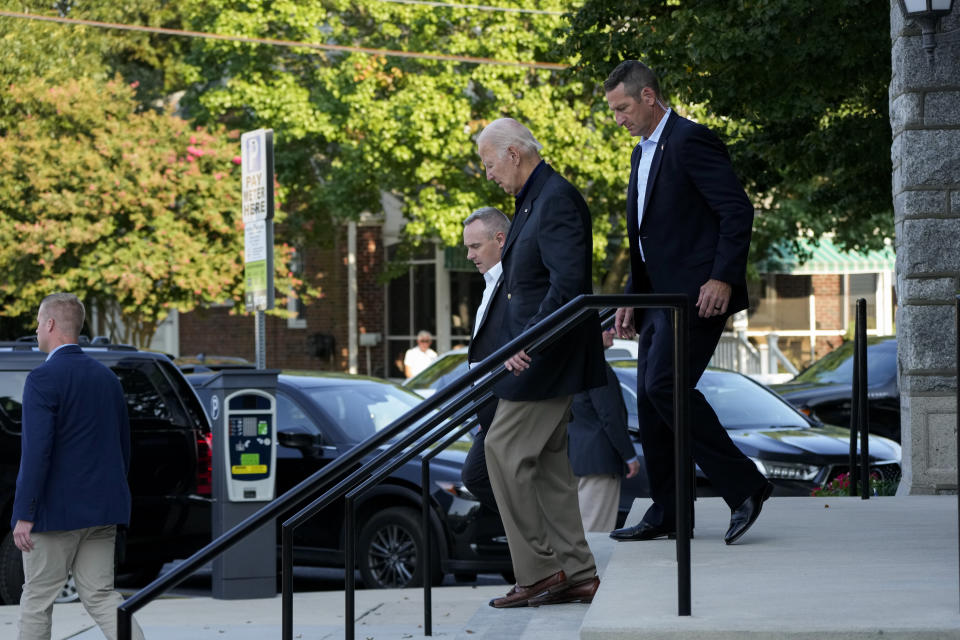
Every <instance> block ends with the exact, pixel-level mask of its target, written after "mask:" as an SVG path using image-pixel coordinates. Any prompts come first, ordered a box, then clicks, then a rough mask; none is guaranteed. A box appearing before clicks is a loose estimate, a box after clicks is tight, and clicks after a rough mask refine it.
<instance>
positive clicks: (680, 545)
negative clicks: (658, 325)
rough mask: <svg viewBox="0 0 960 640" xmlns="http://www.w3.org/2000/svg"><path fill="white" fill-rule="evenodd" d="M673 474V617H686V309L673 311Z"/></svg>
mask: <svg viewBox="0 0 960 640" xmlns="http://www.w3.org/2000/svg"><path fill="white" fill-rule="evenodd" d="M672 316H673V362H674V365H673V415H674V429H673V433H674V435H673V437H674V444H673V448H674V452H673V453H674V473H675V474H676V484H677V495H676V501H677V505H676V509H677V615H679V616H689V615H690V609H691V606H690V509H691V505H692V499H691V495H690V494H691V491H690V485H691V484H692V482H691V476H692V473H691V471H690V469H691V465H690V451H689V447H690V425H689V421H688V420H687V410H688V408H689V405H688V397H687V396H688V392H687V391H688V387H689V385H688V384H687V309H686V305H684V304H680V305H677V306H676V307H674V308H673V314H672Z"/></svg>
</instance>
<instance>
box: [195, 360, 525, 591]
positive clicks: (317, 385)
mask: <svg viewBox="0 0 960 640" xmlns="http://www.w3.org/2000/svg"><path fill="white" fill-rule="evenodd" d="M212 375H213V374H212V373H196V374H192V375H189V376H187V378H188V380H189V381H190V382H191V383H192V384H193V385H194V387H195V388H196V389H197V392H198V393H199V394H200V396H201V400H202V401H203V404H204V406H210V396H211V393H210V391H208V390H207V389H205V388H204V386H203V384H204V382H206V381H207V380H208V379H209V378H210V377H211V376H212ZM276 399H277V442H278V447H277V487H276V492H277V495H280V494H281V493H283V492H285V491H287V490H288V489H290V488H292V487H294V486H296V485H297V484H299V483H300V482H301V481H302V480H304V479H305V478H306V477H308V476H309V475H311V474H312V473H314V472H315V471H317V470H319V469H321V468H323V467H324V466H326V465H327V464H329V463H330V462H332V461H333V460H335V459H336V458H337V457H338V456H340V455H341V454H343V453H344V452H346V451H347V450H349V449H350V448H352V447H353V446H354V445H356V444H357V443H359V442H361V441H362V440H365V439H366V438H368V437H370V436H371V435H373V434H374V433H376V432H377V431H378V430H380V429H383V428H384V427H386V426H387V425H389V424H390V423H392V422H393V421H394V420H396V419H397V418H399V417H400V416H402V415H403V414H404V413H406V412H407V411H409V410H410V409H412V408H413V407H415V406H416V405H418V404H419V403H420V402H421V401H422V398H421V397H420V396H418V395H416V394H415V393H412V392H410V391H408V390H407V389H404V388H403V387H401V386H399V385H396V384H394V383H392V382H388V381H386V380H380V379H377V378H369V377H364V376H355V375H346V374H338V373H322V374H316V375H286V374H281V375H280V376H278V379H277V390H276ZM458 444H459V443H458ZM465 444H466V446H464V447H461V449H460V450H450V449H448V450H446V451H443V452H441V453H440V454H439V455H437V456H436V457H435V458H434V459H433V461H432V462H431V465H430V482H431V487H430V493H431V495H432V500H431V506H432V507H433V508H432V510H431V514H432V515H431V518H432V523H433V532H432V535H431V541H432V544H433V553H432V557H433V558H434V564H433V566H432V567H431V568H430V571H429V574H428V576H429V578H430V580H431V581H432V582H433V583H434V584H439V583H440V582H441V581H442V579H443V576H444V575H445V574H447V573H452V574H454V575H455V576H457V577H458V578H460V579H470V578H473V577H475V576H476V574H477V573H478V572H484V573H490V572H500V573H508V572H509V571H510V570H511V563H510V554H509V551H508V549H507V545H506V538H505V536H504V533H503V526H502V524H501V523H500V519H499V517H498V516H497V515H496V514H494V513H492V512H490V511H489V510H487V509H482V508H481V505H480V503H479V502H477V501H476V500H475V499H474V498H473V496H472V495H470V494H469V493H468V492H467V491H465V490H464V489H463V487H462V484H461V481H460V469H461V468H462V466H463V460H464V458H465V457H466V452H465V449H466V448H467V447H468V446H469V444H468V443H465ZM371 457H372V456H371ZM420 480H421V474H420V462H419V459H414V460H413V461H411V462H408V463H407V464H405V465H403V466H402V467H401V468H400V469H398V470H397V471H396V472H394V473H393V474H392V475H390V476H389V477H388V478H387V479H386V480H385V481H384V482H383V483H381V484H380V485H378V486H376V487H374V488H372V489H371V490H370V491H368V492H367V493H365V494H363V495H362V496H361V497H359V498H358V499H357V501H356V502H355V504H356V509H357V511H356V527H357V531H358V532H359V535H358V547H357V559H358V569H359V570H360V573H361V575H362V577H363V582H364V584H365V585H366V586H368V587H384V588H393V587H405V586H413V585H416V584H422V578H423V567H424V565H425V562H424V560H423V554H424V547H423V531H422V529H421V503H422V500H421V482H420ZM318 495H319V493H318V494H316V495H313V496H310V497H308V498H305V499H304V500H303V501H302V502H301V503H300V504H298V505H297V506H296V507H294V508H292V509H291V510H290V511H289V512H288V513H287V517H290V516H292V515H293V514H294V513H296V511H297V510H299V509H300V508H302V507H304V506H306V505H307V504H309V503H310V502H311V501H312V500H314V499H315V498H316V497H318ZM284 519H285V518H283V517H281V518H280V519H279V521H281V522H282V521H283V520H284ZM277 539H278V540H279V536H278V538H277ZM343 550H344V547H343V501H342V500H339V501H336V502H334V503H333V504H332V505H331V506H330V507H328V508H327V509H325V510H323V511H321V512H320V513H318V514H317V515H316V516H314V517H313V518H312V519H310V520H309V521H307V522H306V523H304V524H303V525H302V526H300V527H299V528H298V529H297V530H296V531H295V534H294V562H295V563H296V564H297V565H311V566H324V567H343V566H344V557H343Z"/></svg>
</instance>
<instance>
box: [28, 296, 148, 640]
mask: <svg viewBox="0 0 960 640" xmlns="http://www.w3.org/2000/svg"><path fill="white" fill-rule="evenodd" d="M83 320H84V309H83V304H82V303H81V302H80V300H78V299H77V297H76V296H75V295H73V294H69V293H54V294H51V295H49V296H47V297H46V298H44V299H43V302H42V303H41V304H40V310H39V312H38V313H37V344H38V346H39V348H40V351H43V352H46V353H49V354H50V355H49V356H47V360H46V361H45V362H44V363H43V364H42V365H40V366H39V367H37V368H36V369H34V370H33V371H31V372H30V374H29V375H28V376H27V379H26V382H25V384H24V388H23V432H22V435H21V455H20V471H19V473H18V475H17V489H16V495H15V497H14V504H13V515H12V520H11V526H12V527H13V541H14V544H16V546H17V548H18V549H20V551H22V552H23V572H24V576H25V582H24V585H23V595H22V596H21V598H20V639H21V640H41V639H44V640H46V639H48V638H50V632H51V617H52V613H53V601H54V599H55V598H56V597H57V595H59V592H60V589H61V587H63V584H64V583H65V582H66V580H67V573H68V572H72V573H73V578H74V581H75V583H76V585H77V594H78V595H79V596H80V601H81V602H82V603H83V606H84V607H85V608H86V610H87V612H88V613H89V614H90V617H92V618H93V619H94V620H95V621H96V622H97V624H98V625H99V626H100V629H101V630H102V631H103V633H104V635H105V636H106V637H107V638H108V639H109V640H114V639H115V638H116V637H117V607H118V606H119V605H120V604H121V603H122V602H123V597H122V596H121V595H120V594H119V593H117V592H116V591H115V590H114V588H113V574H114V546H115V543H116V529H117V525H126V524H128V523H129V521H130V489H129V487H128V485H127V471H128V470H129V468H130V423H129V418H128V416H127V403H126V400H125V399H124V396H123V389H122V388H121V386H120V381H119V380H118V379H117V376H116V375H114V373H113V372H112V371H110V369H108V368H107V367H106V366H104V365H102V364H100V363H99V362H97V361H96V360H94V359H93V358H91V357H90V356H88V355H86V354H85V353H84V352H83V350H82V349H80V347H79V346H77V342H78V337H79V335H80V330H81V328H82V327H83ZM133 634H134V638H142V637H143V634H142V632H141V631H140V627H139V626H138V625H137V624H136V622H135V621H134V624H133Z"/></svg>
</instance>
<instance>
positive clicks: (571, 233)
mask: <svg viewBox="0 0 960 640" xmlns="http://www.w3.org/2000/svg"><path fill="white" fill-rule="evenodd" d="M540 148H541V145H540V143H539V142H537V141H536V140H535V139H534V137H533V135H531V133H530V131H529V130H527V128H526V127H524V126H523V125H521V124H520V123H519V122H517V121H516V120H512V119H510V118H502V119H500V120H496V121H494V122H492V123H490V124H489V125H488V126H487V127H486V128H485V129H484V130H483V131H482V132H481V133H480V136H479V137H478V138H477V153H478V154H479V156H480V159H481V161H482V162H483V165H484V168H485V169H486V174H487V179H489V180H493V181H494V182H496V183H497V184H498V185H500V187H501V188H502V189H503V190H504V191H506V192H507V193H509V194H511V195H513V196H514V197H515V202H516V209H515V213H514V217H513V222H512V224H511V226H510V233H509V234H508V235H507V240H506V243H505V244H504V247H503V253H502V256H501V262H502V266H503V282H502V284H501V288H500V293H499V294H498V296H497V297H496V299H495V300H494V305H500V304H502V305H504V308H503V309H502V312H503V321H502V323H501V327H500V339H501V342H500V345H499V346H502V345H503V344H505V343H506V342H507V341H509V340H511V339H513V338H515V337H517V336H518V335H520V334H521V333H522V332H523V331H524V330H526V329H529V328H531V327H533V326H534V325H535V324H537V323H538V322H540V321H541V320H543V319H544V318H546V317H547V316H548V315H550V314H551V313H552V312H554V311H556V310H557V309H559V308H560V307H561V306H563V305H564V304H565V303H567V302H569V301H570V300H572V299H573V298H575V297H577V296H578V295H580V294H584V293H590V292H591V291H592V273H591V271H592V256H593V248H592V232H591V219H590V212H589V210H588V209H587V205H586V203H585V202H584V200H583V198H582V197H581V196H580V193H579V192H577V190H576V189H575V188H574V187H573V185H571V184H570V183H569V182H567V181H566V180H565V179H564V178H563V177H561V176H560V174H558V173H557V172H556V171H554V170H553V169H552V168H551V167H550V166H548V165H547V164H546V163H545V162H543V161H542V160H541V159H540V154H539V150H540ZM504 364H505V366H506V368H507V370H508V371H510V372H511V373H512V375H507V376H505V377H504V378H502V379H501V380H500V381H499V382H498V383H497V384H496V385H495V387H494V391H495V394H496V396H497V398H498V402H497V411H496V414H495V415H494V418H493V423H492V424H491V425H490V430H489V433H487V436H486V442H485V445H486V446H485V451H486V457H487V470H488V471H489V473H490V481H491V484H492V485H493V491H494V494H495V496H496V501H497V505H498V506H499V507H500V515H501V518H502V519H503V526H504V529H505V530H506V533H507V542H508V544H509V546H510V555H511V557H512V560H513V568H514V574H515V575H516V577H517V584H516V586H514V587H513V588H512V589H511V590H510V591H509V593H507V595H506V596H504V597H502V598H495V599H493V600H491V601H490V605H491V606H493V607H518V606H528V605H541V604H552V603H558V602H590V601H592V600H593V596H594V594H595V593H596V590H597V588H598V586H599V583H600V581H599V578H597V575H596V564H595V562H594V558H593V554H592V553H591V552H590V548H589V547H588V546H587V542H586V539H585V538H584V533H583V523H582V522H581V520H580V509H579V507H578V504H577V483H576V479H575V478H574V476H573V473H572V472H571V470H570V461H569V459H568V458H567V422H568V421H569V412H570V403H571V400H572V398H573V395H574V394H575V393H578V392H580V391H583V390H584V389H589V388H591V387H596V386H600V385H602V384H603V382H604V377H603V352H602V350H601V346H600V323H599V319H598V318H597V316H596V315H595V314H594V315H592V316H590V318H589V319H588V320H587V321H585V322H583V323H582V324H580V325H579V326H578V327H576V328H575V329H574V330H572V331H571V332H570V333H568V334H566V335H565V336H564V337H562V338H560V339H558V340H557V341H556V342H555V343H553V344H551V345H550V346H549V347H547V348H546V349H544V350H543V351H540V352H538V353H536V354H527V353H526V352H524V351H520V352H518V353H516V354H515V355H513V356H512V357H511V358H510V359H509V360H507V361H506V362H505V363H504Z"/></svg>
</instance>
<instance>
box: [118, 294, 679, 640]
mask: <svg viewBox="0 0 960 640" xmlns="http://www.w3.org/2000/svg"><path fill="white" fill-rule="evenodd" d="M609 307H632V308H645V309H652V308H667V309H671V310H672V312H673V313H672V319H673V327H674V338H675V341H674V355H675V357H676V358H677V360H676V365H675V367H674V391H675V399H674V411H675V419H676V424H677V427H678V428H677V429H676V430H675V443H676V444H675V446H676V455H677V462H678V464H677V469H676V472H677V480H676V482H677V501H678V509H677V532H678V535H677V559H678V601H679V602H678V615H690V538H689V522H690V512H689V508H688V507H687V506H685V505H687V504H688V503H689V502H690V500H691V497H690V493H691V482H690V478H691V473H692V472H690V473H688V471H689V470H690V468H691V460H690V455H689V426H688V425H687V419H686V415H687V395H688V393H687V392H688V385H687V384H686V358H685V354H686V341H687V332H686V327H687V298H686V296H683V295H673V294H664V295H656V294H645V295H639V294H636V295H583V296H579V297H577V298H575V299H574V300H571V301H570V302H569V303H567V304H566V305H564V306H563V307H561V308H560V309H558V310H556V311H555V312H553V313H552V314H550V315H549V316H547V317H546V318H545V319H543V320H542V321H541V322H539V323H537V324H536V325H535V326H533V327H531V328H530V329H528V330H526V331H524V332H523V333H522V334H521V335H520V336H518V337H517V338H515V339H514V340H511V341H510V342H509V343H507V344H505V345H504V346H503V347H501V348H500V349H498V350H497V351H496V352H494V353H493V354H491V355H490V356H489V357H488V358H486V359H484V360H483V361H482V362H480V363H478V364H477V365H476V366H475V367H473V368H471V369H470V370H469V371H468V372H467V373H466V374H464V375H463V376H461V377H460V378H459V379H457V380H456V381H455V382H454V383H452V384H450V385H449V386H447V387H446V388H444V389H441V390H440V391H438V392H437V393H435V394H434V395H433V396H431V397H430V398H427V399H426V400H424V402H422V403H420V404H419V405H417V406H416V407H414V408H413V409H411V410H410V411H408V412H407V413H406V414H404V415H403V416H401V417H400V418H399V419H397V420H396V421H395V422H393V423H391V424H390V425H388V426H387V427H385V428H384V429H382V430H381V431H379V432H377V433H375V434H374V435H372V436H371V437H370V438H367V439H366V440H364V441H363V442H361V443H359V444H357V445H356V446H354V447H353V448H351V449H350V450H348V451H347V452H345V453H344V454H343V455H341V456H339V457H338V458H337V459H335V460H334V461H333V462H331V463H330V464H329V465H327V466H326V467H324V468H323V469H321V470H319V471H317V472H316V473H314V474H312V475H311V476H310V477H308V478H306V479H304V480H303V481H301V482H300V483H299V484H297V485H296V486H295V487H293V488H292V489H290V490H289V491H287V492H286V493H285V494H283V495H282V496H280V497H278V498H277V499H275V500H274V501H272V502H270V503H268V504H267V505H265V506H264V507H262V508H261V509H259V510H258V511H257V512H255V513H253V514H252V515H250V516H249V517H247V518H246V519H244V520H243V521H241V522H240V523H238V524H237V525H235V526H234V527H232V528H231V529H229V530H228V531H226V532H225V533H224V534H223V535H221V536H220V537H219V538H217V539H216V540H213V541H211V542H210V543H209V544H207V545H205V546H204V547H203V548H202V549H200V550H199V551H197V552H196V553H194V554H193V555H192V556H190V557H189V558H188V559H187V560H185V561H184V562H183V563H181V564H180V565H178V566H177V567H176V568H175V569H173V570H172V571H171V572H170V573H167V574H165V575H163V576H161V577H159V578H157V579H156V580H154V581H153V582H151V583H150V584H149V585H147V586H146V587H144V588H143V589H142V590H140V591H139V592H137V593H136V594H134V595H133V596H131V597H130V598H129V599H128V600H126V601H125V602H123V603H122V604H121V605H120V606H118V607H117V622H118V637H119V638H120V640H129V638H130V633H131V621H132V617H133V614H134V613H135V612H136V611H138V610H139V609H141V608H142V607H144V606H145V605H146V604H148V603H149V602H151V601H152V600H154V599H155V598H156V597H157V596H159V595H160V594H162V593H164V592H165V591H167V590H168V589H170V588H172V587H174V586H176V585H178V584H179V583H180V582H182V581H183V580H185V579H186V578H187V577H188V576H190V575H191V574H192V573H193V572H194V571H196V570H197V569H198V568H199V567H200V566H202V565H203V564H204V563H206V562H207V561H209V560H210V559H212V558H213V557H215V556H216V555H218V554H220V553H222V552H223V551H225V550H226V549H228V548H230V547H231V546H232V545H234V544H236V543H237V542H238V541H239V540H240V539H241V538H243V537H244V536H245V535H247V534H248V533H250V532H251V531H253V530H256V529H257V528H259V527H261V526H262V525H264V524H266V523H267V522H269V521H272V520H274V519H276V518H277V517H279V516H280V515H281V514H283V513H284V512H285V511H287V510H289V509H290V508H291V507H293V506H295V505H296V503H297V502H299V501H301V500H303V499H304V498H306V497H308V496H310V495H315V494H316V492H317V491H318V490H320V489H321V488H322V487H325V486H328V485H329V484H330V483H331V482H334V481H336V480H337V479H338V478H341V477H343V476H344V475H345V474H347V472H348V471H349V470H350V469H351V468H353V467H354V466H355V465H357V463H358V462H360V460H361V459H362V458H364V457H366V456H368V455H370V454H371V453H372V452H373V451H375V450H376V449H378V448H380V447H382V446H383V445H385V444H386V443H387V442H388V441H389V440H391V439H393V438H395V437H397V436H399V435H400V434H401V433H403V432H404V431H405V430H407V429H411V430H410V432H409V433H407V434H406V435H405V436H403V437H401V438H400V440H398V441H397V442H396V443H394V444H392V445H391V446H390V447H389V448H387V449H385V450H384V451H382V452H381V453H380V454H378V455H377V456H376V457H375V458H374V459H373V460H371V461H369V462H367V463H366V464H364V465H362V466H361V468H360V469H357V470H356V471H353V472H352V473H350V474H349V475H348V476H347V478H345V479H343V480H341V481H340V482H339V483H338V484H337V485H335V486H334V487H332V488H330V489H327V490H326V491H325V493H324V494H323V495H321V496H320V497H319V498H317V499H316V500H314V501H313V502H311V503H310V505H308V506H307V507H305V508H304V509H302V510H300V511H299V512H298V513H297V514H296V515H295V516H293V517H292V518H290V519H288V520H287V521H285V522H284V523H283V528H282V545H283V547H282V560H283V563H284V567H285V569H284V571H283V574H282V578H283V632H284V636H283V637H284V638H292V633H293V630H292V627H293V625H292V617H293V608H292V593H293V588H292V575H291V571H290V570H289V568H290V567H292V535H289V534H288V531H292V529H293V528H294V527H295V526H296V525H297V524H299V523H300V522H302V521H303V520H305V519H307V518H309V517H311V516H312V515H314V514H316V513H317V512H318V511H320V510H321V509H323V508H324V507H325V506H326V505H328V504H329V503H330V502H331V501H333V500H335V499H337V498H338V497H342V496H343V495H345V493H346V492H347V491H350V490H352V489H354V488H355V487H356V486H358V485H359V484H360V483H361V482H363V481H364V480H365V479H366V477H367V476H369V475H370V474H371V473H372V472H373V471H372V470H375V469H376V468H377V466H378V465H379V464H381V463H384V462H386V461H387V460H388V459H390V458H392V457H394V456H396V455H398V454H399V453H400V452H403V451H404V450H406V449H407V447H409V446H410V445H411V444H413V443H414V441H416V440H417V439H421V438H422V440H420V441H419V442H418V443H417V445H416V447H415V449H417V448H419V450H420V451H422V450H423V449H422V448H425V447H428V446H431V445H432V444H434V443H435V442H436V441H437V440H439V439H440V438H441V437H443V436H444V435H446V433H447V432H449V431H450V430H451V429H453V428H455V426H456V425H457V423H455V422H452V421H451V422H449V423H448V424H447V425H446V426H445V427H442V428H439V429H438V426H439V425H440V424H441V423H442V422H443V421H444V420H447V419H448V418H450V417H451V416H452V415H453V413H454V412H456V411H460V410H462V409H464V408H465V407H467V406H468V405H472V404H473V403H475V402H476V401H477V400H478V399H479V398H480V397H481V396H483V395H485V394H486V393H488V392H489V390H490V388H491V387H492V386H493V385H494V383H495V382H496V380H497V379H498V378H499V377H500V376H502V375H504V374H505V373H506V369H505V368H504V367H503V364H502V363H503V361H504V360H506V359H507V358H509V357H510V356H512V355H513V354H514V353H516V352H517V351H520V350H526V351H527V352H528V353H536V352H538V351H540V350H542V349H543V348H544V347H545V346H547V345H549V344H550V343H552V342H553V341H554V340H556V339H557V338H558V337H559V336H561V335H562V334H563V333H565V332H566V331H568V330H569V329H570V328H571V327H573V326H575V325H576V324H579V323H580V322H582V321H583V320H584V319H585V318H586V317H587V316H588V315H589V314H590V313H591V312H592V311H593V310H596V309H602V308H609ZM488 374H490V375H488ZM414 425H416V426H414ZM434 430H436V431H434ZM431 431H434V432H433V433H431ZM428 434H429V437H426V438H424V436H427V435H428ZM421 447H422V448H421ZM414 455H416V454H414ZM427 531H429V528H428V529H427ZM350 622H352V620H351V621H348V623H350ZM288 634H289V635H288Z"/></svg>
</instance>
